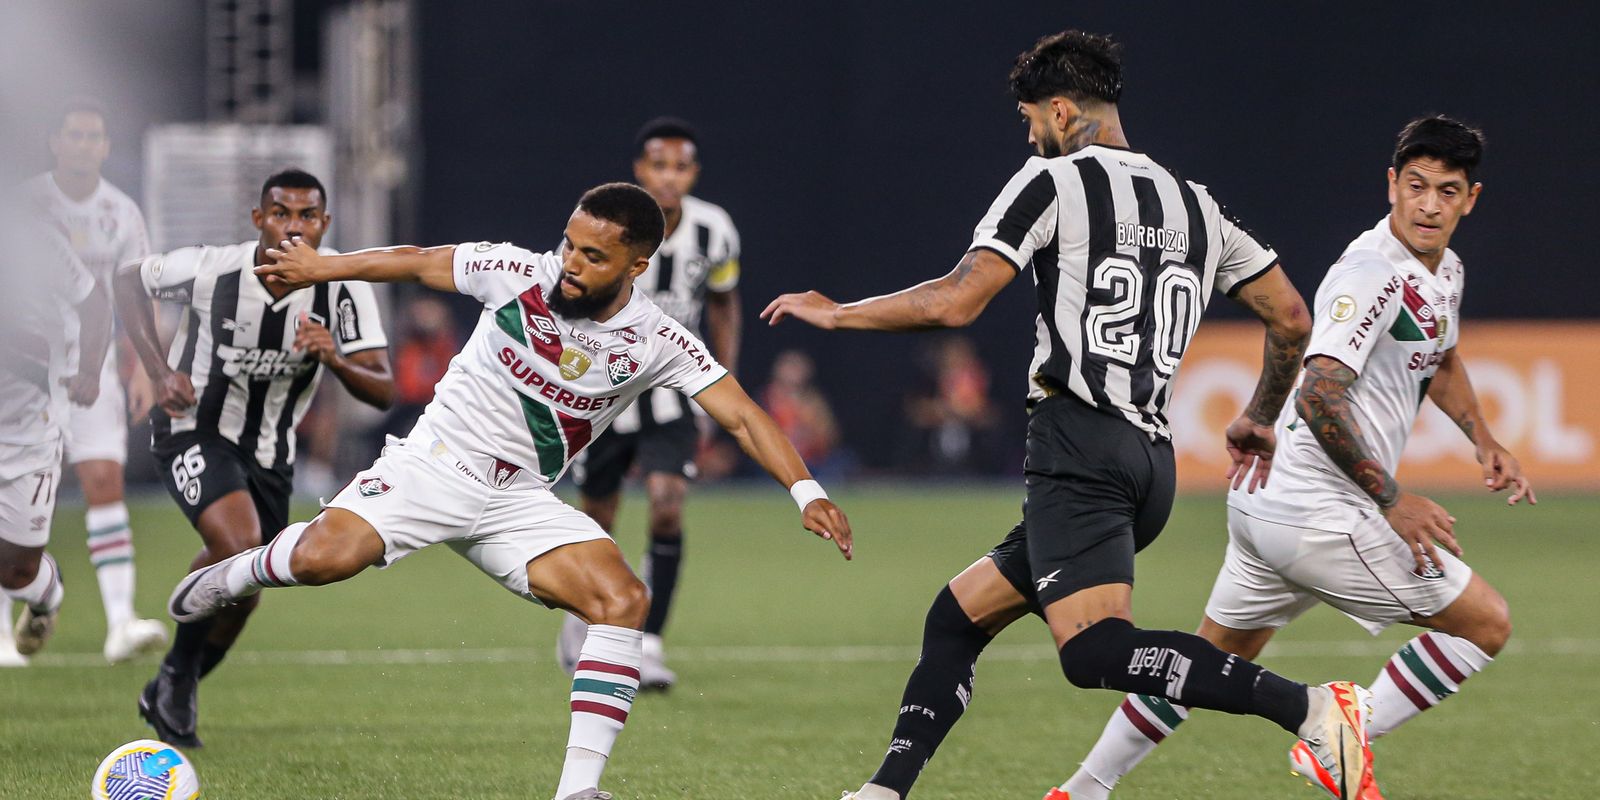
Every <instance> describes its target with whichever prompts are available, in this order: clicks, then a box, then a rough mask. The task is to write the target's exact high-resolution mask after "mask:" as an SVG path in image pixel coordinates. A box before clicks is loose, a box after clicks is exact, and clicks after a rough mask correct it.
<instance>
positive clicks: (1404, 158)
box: [1391, 114, 1485, 183]
mask: <svg viewBox="0 0 1600 800" xmlns="http://www.w3.org/2000/svg"><path fill="white" fill-rule="evenodd" d="M1484 144H1485V142H1484V138H1483V131H1481V130H1478V129H1477V128H1474V127H1473V126H1471V125H1468V124H1467V123H1465V122H1462V121H1461V120H1458V119H1452V118H1450V117H1447V116H1445V115H1443V114H1434V115H1433V116H1429V117H1418V118H1417V119H1414V120H1411V121H1410V122H1408V123H1406V126H1405V127H1404V128H1401V129H1400V136H1399V137H1398V138H1396V139H1395V142H1394V160H1393V161H1392V162H1391V166H1393V167H1394V171H1395V172H1399V171H1400V170H1401V169H1402V168H1403V167H1405V165H1406V164H1409V163H1411V162H1412V161H1416V160H1417V159H1419V158H1436V159H1439V160H1440V161H1443V162H1444V164H1445V166H1447V167H1449V168H1451V169H1459V170H1461V171H1462V172H1465V173H1467V181H1468V182H1469V183H1470V182H1471V181H1472V173H1473V172H1474V171H1476V170H1477V169H1478V164H1479V162H1481V161H1483V146H1484Z"/></svg>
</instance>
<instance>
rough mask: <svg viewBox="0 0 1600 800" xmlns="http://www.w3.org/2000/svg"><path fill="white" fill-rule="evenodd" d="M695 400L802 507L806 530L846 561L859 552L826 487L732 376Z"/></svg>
mask: <svg viewBox="0 0 1600 800" xmlns="http://www.w3.org/2000/svg"><path fill="white" fill-rule="evenodd" d="M694 399H695V402H697V403H699V404H700V407H701V408H703V409H705V411H706V413H707V414H710V415H711V418H712V419H714V420H716V421H717V424H719V425H721V426H722V427H723V429H724V430H726V431H727V432H728V433H730V434H732V435H733V438H734V439H735V440H736V441H738V442H739V447H740V448H742V449H743V450H744V451H745V452H746V453H748V454H749V456H750V457H751V458H753V459H755V460H756V463H757V464H760V465H761V466H762V468H763V469H765V470H766V471H767V473H768V474H769V475H771V476H772V477H773V478H776V479H777V481H778V483H780V484H783V485H784V486H786V487H788V489H789V494H791V495H793V496H794V498H795V503H796V504H798V505H799V506H800V514H801V517H802V519H803V522H804V524H805V526H806V530H809V531H811V532H812V533H815V534H816V535H818V536H820V537H822V538H824V539H832V540H833V543H834V544H835V545H837V546H838V548H839V552H840V553H843V554H844V557H845V558H846V559H849V558H851V557H852V556H854V554H855V541H854V539H853V538H852V536H851V533H850V520H848V519H846V518H845V515H844V512H843V511H841V510H839V507H838V506H836V505H834V504H833V502H832V501H830V500H829V499H828V497H827V495H826V494H824V493H823V491H822V487H821V486H819V485H818V484H817V482H816V481H814V480H812V479H811V471H810V470H808V469H806V464H805V461H803V460H801V458H800V454H799V453H797V452H795V449H794V445H793V444H790V443H789V440H788V439H787V438H785V437H784V435H783V431H782V430H780V429H779V428H778V423H776V422H773V421H772V417H769V416H767V412H765V411H762V410H761V406H758V405H756V402H755V401H754V400H751V399H750V395H748V394H745V391H744V387H742V386H740V385H739V382H738V381H737V380H734V378H733V376H732V375H728V376H724V377H723V378H722V379H721V380H719V381H717V382H716V383H713V384H711V385H710V386H708V387H706V388H705V389H704V390H702V391H701V392H700V393H699V394H697V395H695V396H694Z"/></svg>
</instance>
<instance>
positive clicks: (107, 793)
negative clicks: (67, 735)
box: [89, 739, 200, 800]
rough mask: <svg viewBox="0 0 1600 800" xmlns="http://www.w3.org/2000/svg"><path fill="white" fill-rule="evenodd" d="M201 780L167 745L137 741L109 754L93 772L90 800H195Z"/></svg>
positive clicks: (192, 767)
mask: <svg viewBox="0 0 1600 800" xmlns="http://www.w3.org/2000/svg"><path fill="white" fill-rule="evenodd" d="M199 796H200V776H199V775H196V774H195V771H194V766H193V765H191V764H190V763H189V759H187V758H184V756H183V754H182V753H179V752H178V749H177V748H176V747H173V746H172V745H170V744H167V743H166V742H158V741H156V740H154V739H140V740H138V741H136V742H128V743H127V744H125V745H123V746H121V747H118V748H117V749H115V750H112V751H111V755H109V756H106V760H104V761H102V762H100V768H99V769H97V770H95V771H94V783H93V784H91V785H90V786H89V797H90V799H91V800H113V798H115V800H194V798H197V797H199Z"/></svg>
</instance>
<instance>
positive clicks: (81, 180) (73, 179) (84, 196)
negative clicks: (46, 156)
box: [50, 169, 100, 203]
mask: <svg viewBox="0 0 1600 800" xmlns="http://www.w3.org/2000/svg"><path fill="white" fill-rule="evenodd" d="M50 177H51V178H53V179H54V180H55V182H56V188H57V189H60V190H61V193H62V194H64V195H66V196H67V197H68V198H69V199H71V200H72V201H73V202H76V203H81V202H83V201H85V200H88V199H89V196H90V195H92V194H94V190H95V189H98V188H100V175H99V173H94V172H70V171H67V170H62V169H56V170H52V171H51V172H50Z"/></svg>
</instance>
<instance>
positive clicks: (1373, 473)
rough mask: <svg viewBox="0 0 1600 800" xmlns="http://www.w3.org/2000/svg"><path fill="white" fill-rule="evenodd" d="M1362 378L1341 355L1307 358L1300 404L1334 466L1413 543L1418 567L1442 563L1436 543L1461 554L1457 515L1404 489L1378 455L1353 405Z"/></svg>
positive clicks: (1425, 567) (1304, 416)
mask: <svg viewBox="0 0 1600 800" xmlns="http://www.w3.org/2000/svg"><path fill="white" fill-rule="evenodd" d="M1356 378H1357V375H1356V372H1355V370H1353V369H1351V368H1349V367H1347V366H1345V365H1344V363H1343V362H1341V361H1339V360H1338V359H1336V358H1330V357H1328V356H1312V357H1311V358H1310V359H1309V360H1307V361H1306V376H1305V379H1304V380H1302V381H1301V382H1300V393H1299V399H1298V400H1297V402H1296V404H1295V408H1296V410H1297V411H1298V412H1299V413H1300V418H1301V419H1302V420H1304V421H1305V423H1306V425H1307V426H1308V427H1309V429H1310V430H1311V435H1312V436H1314V437H1316V439H1317V443H1318V444H1320V445H1322V450H1323V452H1325V453H1327V454H1328V458H1329V459H1330V460H1331V461H1333V463H1334V466H1336V467H1338V468H1339V470H1340V471H1341V472H1343V473H1344V474H1345V475H1346V476H1347V477H1349V478H1350V480H1352V481H1354V482H1355V484H1356V486H1357V487H1359V488H1360V489H1361V491H1363V492H1365V493H1366V494H1367V496H1368V497H1371V498H1372V500H1373V502H1375V503H1377V504H1378V508H1379V509H1380V510H1381V512H1382V513H1383V516H1384V518H1385V519H1387V520H1388V521H1389V525H1390V527H1392V528H1394V532H1395V533H1396V534H1398V535H1399V536H1400V538H1401V539H1404V540H1406V542H1407V543H1409V545H1410V548H1411V554H1412V557H1413V558H1414V559H1415V560H1416V563H1417V569H1418V570H1426V569H1427V567H1428V564H1429V562H1430V561H1431V562H1432V563H1434V564H1437V563H1438V561H1439V558H1438V555H1439V554H1438V552H1437V551H1436V550H1435V549H1434V546H1433V543H1434V542H1435V541H1437V542H1439V543H1440V544H1442V545H1444V546H1445V547H1446V548H1448V549H1449V550H1450V552H1452V553H1455V554H1456V555H1458V556H1459V555H1461V546H1460V545H1458V544H1457V543H1456V538H1455V533H1454V531H1453V526H1454V524H1455V521H1456V520H1455V517H1452V516H1450V514H1449V512H1447V511H1445V510H1444V509H1443V508H1441V507H1440V506H1439V505H1438V504H1437V503H1434V502H1433V501H1432V500H1429V499H1428V498H1426V497H1423V496H1421V495H1415V494H1411V493H1410V492H1406V491H1402V490H1401V489H1400V484H1399V483H1398V482H1397V481H1396V480H1395V479H1394V476H1393V475H1391V474H1389V470H1387V469H1385V468H1384V466H1383V465H1382V464H1380V463H1379V462H1378V459H1377V458H1376V457H1375V456H1373V454H1372V447H1371V446H1370V445H1368V444H1367V441H1366V439H1365V437H1364V436H1363V434H1362V431H1361V424H1360V423H1359V422H1357V421H1356V418H1355V414H1354V411H1353V409H1352V408H1351V407H1350V398H1349V392H1350V387H1351V386H1352V385H1353V384H1354V383H1355V382H1356Z"/></svg>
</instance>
